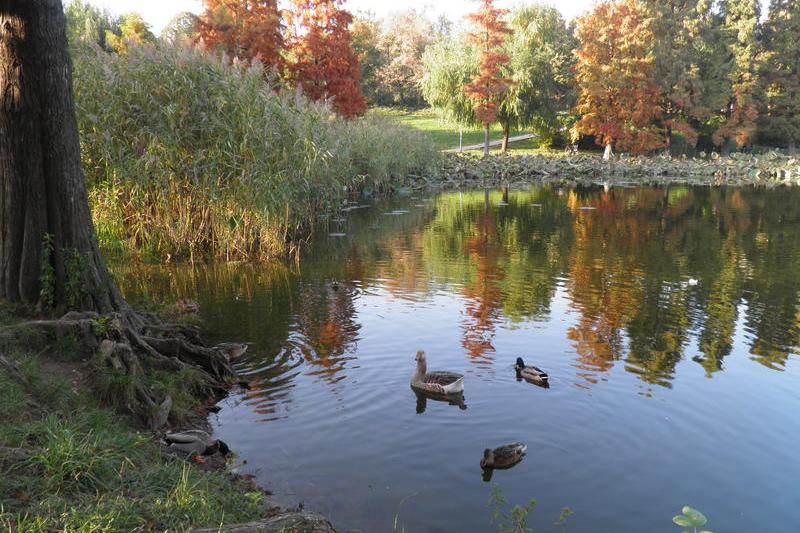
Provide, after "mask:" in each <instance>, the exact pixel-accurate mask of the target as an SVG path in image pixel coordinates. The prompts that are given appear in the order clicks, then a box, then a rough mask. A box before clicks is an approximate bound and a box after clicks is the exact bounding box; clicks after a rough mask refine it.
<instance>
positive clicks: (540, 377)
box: [514, 357, 550, 385]
mask: <svg viewBox="0 0 800 533" xmlns="http://www.w3.org/2000/svg"><path fill="white" fill-rule="evenodd" d="M514 370H516V371H517V375H518V376H519V377H521V378H524V379H527V380H530V381H533V382H535V383H540V384H542V385H546V384H548V383H549V382H550V381H549V380H550V376H548V375H547V372H545V371H544V370H542V369H541V368H539V367H537V366H533V365H526V364H525V361H523V360H522V357H517V363H516V364H515V365H514Z"/></svg>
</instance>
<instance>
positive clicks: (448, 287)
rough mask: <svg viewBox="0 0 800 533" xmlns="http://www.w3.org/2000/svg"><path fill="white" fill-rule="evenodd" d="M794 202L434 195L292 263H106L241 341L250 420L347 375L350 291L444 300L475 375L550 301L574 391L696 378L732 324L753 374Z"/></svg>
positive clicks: (792, 225)
mask: <svg viewBox="0 0 800 533" xmlns="http://www.w3.org/2000/svg"><path fill="white" fill-rule="evenodd" d="M487 198H488V202H487ZM798 200H800V191H796V190H786V189H780V190H769V189H755V188H752V189H725V188H691V187H684V186H673V187H666V188H622V187H616V188H614V187H612V188H610V189H609V190H603V189H602V188H591V189H564V190H559V189H555V188H552V187H537V188H534V189H532V190H531V191H524V192H510V193H507V195H506V196H503V195H502V193H500V192H492V193H491V194H490V195H488V196H486V195H485V194H484V192H483V191H476V192H456V193H444V194H441V195H439V196H438V197H437V198H436V199H435V201H434V202H430V203H429V204H426V205H428V207H419V208H413V205H414V204H415V203H416V204H418V203H419V200H414V199H411V200H407V202H409V205H408V206H405V205H403V207H408V208H409V211H410V213H409V214H408V215H404V216H391V217H388V216H382V213H383V212H385V211H386V209H387V208H386V207H385V206H376V207H375V208H374V209H371V210H361V211H359V212H353V213H351V214H350V216H351V220H350V221H349V222H348V224H349V225H350V227H349V228H348V235H349V237H348V238H347V239H337V240H335V241H333V240H331V241H325V242H322V243H320V244H319V245H318V246H316V247H315V248H313V249H312V250H310V251H309V252H308V253H307V254H306V259H304V260H303V262H301V265H300V267H292V268H289V267H285V266H279V265H277V266H269V265H258V266H255V265H223V266H195V267H190V266H185V267H179V266H177V267H176V266H172V267H147V266H136V265H132V264H130V263H126V264H124V265H123V264H118V265H116V267H115V273H116V275H117V279H118V280H119V281H120V285H121V286H122V287H123V290H124V291H125V292H126V295H128V296H130V297H133V298H135V296H137V295H138V296H140V297H141V298H142V299H143V300H151V301H152V300H155V301H160V302H161V303H164V304H170V303H173V302H175V301H176V300H177V299H178V298H181V297H192V298H197V299H198V300H199V302H200V304H201V317H202V319H203V324H204V327H205V328H206V329H207V330H209V333H210V336H211V337H213V340H217V339H220V340H247V341H250V342H254V343H255V344H254V346H253V348H251V351H250V352H248V356H247V357H246V358H245V361H244V362H243V363H242V367H241V368H240V370H241V371H242V372H243V373H245V374H247V375H248V376H250V378H251V381H253V390H251V391H249V392H248V393H247V397H246V401H248V402H252V403H253V404H254V406H256V408H257V410H258V412H259V413H261V414H262V415H263V416H265V417H275V416H281V405H282V403H285V402H288V401H290V399H291V394H292V387H293V382H294V380H295V379H297V377H298V376H299V375H309V376H312V377H313V378H314V379H319V380H322V381H323V382H324V383H328V384H331V385H335V384H337V383H339V382H341V381H342V380H344V379H346V377H347V374H348V368H350V366H351V365H352V364H354V361H355V359H356V358H357V357H358V343H359V339H360V335H362V333H363V332H362V323H363V319H364V317H363V316H359V314H360V313H366V312H369V313H376V314H380V313H381V310H380V309H378V310H376V309H375V306H372V307H370V309H369V311H366V310H360V307H359V299H360V298H361V297H362V296H363V295H365V294H379V295H380V297H381V298H385V300H384V301H385V302H387V305H388V302H390V301H403V302H406V303H407V304H408V305H411V306H414V305H423V304H424V305H430V302H431V301H432V300H433V298H434V296H436V295H437V294H442V293H446V294H447V295H448V296H449V297H450V298H451V301H452V302H453V304H452V305H458V306H460V313H461V315H460V317H459V319H458V320H459V326H458V327H459V328H460V331H459V336H460V338H461V349H462V350H463V353H464V356H465V359H466V360H469V361H472V362H473V363H475V364H476V369H477V370H478V371H481V370H482V369H487V368H489V367H491V366H492V365H494V364H495V359H496V358H497V354H496V353H495V351H496V348H495V341H496V337H497V335H498V331H499V329H500V328H511V329H513V328H516V327H520V326H524V325H526V324H536V323H547V322H548V321H552V320H553V316H551V315H552V314H553V311H552V308H553V304H554V302H556V301H557V300H558V299H561V300H563V301H565V302H567V305H568V313H567V315H565V316H564V317H556V318H563V319H565V320H568V321H569V324H568V325H567V327H566V339H565V341H567V345H568V346H570V347H571V355H570V356H571V357H573V358H574V363H573V364H574V367H575V373H576V375H577V376H579V378H580V379H582V380H585V382H586V383H587V385H589V386H595V385H594V384H598V383H600V382H601V381H602V380H603V379H604V376H605V375H607V373H608V372H610V371H611V370H612V369H613V368H615V367H616V366H617V365H618V364H619V363H622V365H623V367H624V369H625V370H626V371H628V372H631V373H633V374H635V375H637V376H638V377H639V378H640V379H641V380H642V381H643V382H644V383H646V384H647V385H648V386H650V385H656V386H663V387H669V386H671V383H672V381H673V380H674V379H675V368H676V365H677V364H678V363H679V362H680V361H682V360H685V359H687V358H689V359H690V360H692V361H695V362H696V363H697V364H698V365H700V366H701V367H702V369H703V370H704V372H705V373H706V375H707V376H709V377H712V376H714V374H715V373H717V372H720V371H722V370H723V369H724V368H725V358H726V357H727V356H728V355H729V354H730V353H731V351H732V347H733V346H734V338H735V336H736V335H737V330H738V333H739V334H740V335H742V336H743V338H744V340H745V342H747V343H748V345H749V351H750V355H751V358H752V359H753V360H754V361H755V362H757V363H759V364H761V365H764V366H765V367H768V368H771V369H776V370H780V369H782V368H783V367H784V366H785V364H786V362H787V359H788V358H789V357H790V355H792V354H794V353H796V352H797V350H798V344H800V318H798V317H800V313H799V312H798V295H800V269H798V268H797V265H798V264H800V262H798V259H800V201H798ZM690 278H692V279H696V280H697V281H698V282H697V283H696V284H693V283H688V280H689V279H690ZM332 279H336V280H339V281H340V282H341V283H340V284H339V287H338V289H335V288H334V287H333V286H332V285H331V283H330V280H332ZM452 305H451V306H450V307H447V308H446V309H444V308H443V310H442V313H443V314H442V320H446V319H447V320H449V319H450V318H452V317H449V316H445V315H444V313H453V307H452ZM456 312H457V311H456ZM559 312H561V311H559ZM425 326H426V325H425V324H421V325H420V328H424V327H425ZM421 331H422V330H421ZM415 333H417V332H414V331H409V332H408V334H409V335H414V334H415ZM410 349H412V348H410ZM413 349H416V347H413ZM404 355H405V354H404ZM515 355H516V354H515ZM421 405H422V408H423V409H424V402H422V404H421ZM417 408H418V409H420V403H419V402H418V405H417Z"/></svg>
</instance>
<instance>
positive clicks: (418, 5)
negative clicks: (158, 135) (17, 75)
mask: <svg viewBox="0 0 800 533" xmlns="http://www.w3.org/2000/svg"><path fill="white" fill-rule="evenodd" d="M89 2H90V3H92V4H95V5H97V6H99V7H105V8H108V10H109V11H111V12H112V13H116V14H122V13H128V12H131V11H135V12H137V13H140V14H141V15H142V16H143V17H144V19H145V20H146V21H147V22H148V23H149V24H150V25H151V26H152V28H153V30H154V31H155V33H156V34H158V33H159V32H161V29H162V28H163V27H164V26H165V25H166V24H167V23H168V22H169V21H170V20H171V19H172V17H174V16H175V15H177V14H178V13H180V12H182V11H191V12H193V13H199V12H200V11H201V10H202V2H201V1H200V0H89ZM521 3H525V2H523V1H521V0H498V1H497V5H498V7H504V8H510V7H513V6H515V5H519V4H521ZM543 3H547V2H543ZM550 3H552V4H553V5H555V6H556V7H557V8H558V9H559V10H560V11H561V12H562V13H563V14H564V17H565V18H566V19H571V18H573V17H575V16H576V15H580V14H582V13H583V12H585V11H587V10H589V9H590V8H591V7H592V5H593V4H594V3H595V0H571V1H564V0H561V1H553V2H550ZM434 6H435V7H434ZM345 7H346V8H347V9H349V10H350V11H352V12H353V13H357V12H359V11H371V12H373V13H374V14H375V15H377V16H378V17H385V16H386V15H388V14H390V13H392V12H396V11H402V10H405V9H410V8H414V9H417V10H419V11H421V12H423V13H425V14H426V15H427V16H428V17H429V18H431V19H435V18H436V17H437V16H438V15H440V14H445V15H447V16H448V18H450V19H451V20H454V21H455V20H459V19H461V18H463V17H464V15H466V14H467V13H470V12H471V11H474V10H475V3H474V2H471V1H469V0H436V1H435V2H432V1H431V0H395V1H388V0H346V1H345Z"/></svg>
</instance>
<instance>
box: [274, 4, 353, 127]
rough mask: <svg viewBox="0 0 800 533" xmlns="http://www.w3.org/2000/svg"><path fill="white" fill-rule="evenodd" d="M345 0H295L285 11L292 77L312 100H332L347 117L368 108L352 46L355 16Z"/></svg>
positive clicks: (336, 108) (338, 110)
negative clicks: (341, 6)
mask: <svg viewBox="0 0 800 533" xmlns="http://www.w3.org/2000/svg"><path fill="white" fill-rule="evenodd" d="M341 4H342V0H292V9H291V10H289V11H287V12H286V20H287V25H288V27H289V32H290V36H289V39H290V48H291V53H290V55H291V60H290V62H289V74H290V77H291V79H292V80H293V81H294V82H295V83H296V84H297V85H298V86H299V87H300V88H301V89H302V90H303V92H304V93H305V94H306V96H308V97H309V98H311V99H313V100H328V99H330V100H331V104H332V106H333V109H334V110H335V111H336V112H337V113H339V114H340V115H342V116H344V117H346V118H352V117H355V116H358V115H363V114H364V112H365V111H366V110H367V103H366V100H365V99H364V95H363V94H361V87H360V84H359V81H360V77H361V72H360V67H359V64H358V59H357V58H356V56H355V53H354V52H353V48H352V46H351V40H352V36H351V34H350V30H349V27H350V23H351V22H352V21H353V16H352V15H351V14H350V13H349V12H347V11H346V10H344V9H341V8H340V7H339V6H340V5H341Z"/></svg>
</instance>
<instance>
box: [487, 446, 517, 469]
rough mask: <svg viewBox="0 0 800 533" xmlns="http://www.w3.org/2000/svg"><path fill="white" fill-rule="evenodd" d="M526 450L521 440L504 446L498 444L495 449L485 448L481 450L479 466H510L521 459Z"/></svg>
mask: <svg viewBox="0 0 800 533" xmlns="http://www.w3.org/2000/svg"><path fill="white" fill-rule="evenodd" d="M527 451H528V446H527V445H526V444H523V443H521V442H514V443H511V444H506V445H505V446H500V447H497V448H495V449H491V448H486V449H485V450H483V459H481V468H483V469H487V468H496V469H500V470H504V469H506V468H511V467H512V466H514V465H515V464H517V463H519V462H520V461H522V458H523V457H525V452H527Z"/></svg>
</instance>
